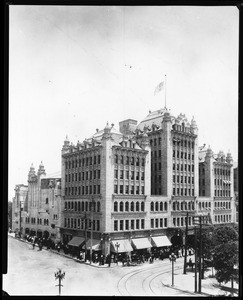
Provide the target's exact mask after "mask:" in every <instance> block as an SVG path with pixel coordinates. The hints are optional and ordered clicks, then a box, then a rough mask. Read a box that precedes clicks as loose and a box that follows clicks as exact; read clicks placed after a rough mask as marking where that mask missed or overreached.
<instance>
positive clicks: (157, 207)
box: [155, 202, 159, 211]
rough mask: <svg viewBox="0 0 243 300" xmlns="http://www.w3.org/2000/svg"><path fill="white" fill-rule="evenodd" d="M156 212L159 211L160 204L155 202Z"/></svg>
mask: <svg viewBox="0 0 243 300" xmlns="http://www.w3.org/2000/svg"><path fill="white" fill-rule="evenodd" d="M155 210H156V211H158V210H159V203H158V202H155Z"/></svg>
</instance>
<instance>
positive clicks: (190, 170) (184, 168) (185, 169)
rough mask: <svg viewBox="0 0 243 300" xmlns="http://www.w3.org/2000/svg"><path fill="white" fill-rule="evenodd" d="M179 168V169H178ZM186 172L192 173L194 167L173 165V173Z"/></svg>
mask: <svg viewBox="0 0 243 300" xmlns="http://www.w3.org/2000/svg"><path fill="white" fill-rule="evenodd" d="M180 166H181V168H180ZM180 169H181V171H188V172H194V165H187V164H179V163H177V164H175V163H173V171H175V170H177V171H180Z"/></svg>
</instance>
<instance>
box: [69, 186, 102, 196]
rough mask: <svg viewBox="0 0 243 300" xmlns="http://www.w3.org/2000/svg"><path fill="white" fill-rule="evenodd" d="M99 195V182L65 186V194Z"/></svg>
mask: <svg viewBox="0 0 243 300" xmlns="http://www.w3.org/2000/svg"><path fill="white" fill-rule="evenodd" d="M91 194H95V195H97V194H98V195H99V194H100V184H98V185H86V186H79V187H77V186H75V187H74V186H72V187H66V188H65V195H66V196H77V195H91Z"/></svg>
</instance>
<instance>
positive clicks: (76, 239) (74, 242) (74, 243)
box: [68, 236, 85, 247]
mask: <svg viewBox="0 0 243 300" xmlns="http://www.w3.org/2000/svg"><path fill="white" fill-rule="evenodd" d="M84 242H85V239H84V238H83V237H80V236H75V237H73V238H72V239H71V240H70V241H69V242H68V245H69V246H74V247H79V246H80V245H82V244H83V243H84Z"/></svg>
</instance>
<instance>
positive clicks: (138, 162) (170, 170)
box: [61, 108, 235, 254]
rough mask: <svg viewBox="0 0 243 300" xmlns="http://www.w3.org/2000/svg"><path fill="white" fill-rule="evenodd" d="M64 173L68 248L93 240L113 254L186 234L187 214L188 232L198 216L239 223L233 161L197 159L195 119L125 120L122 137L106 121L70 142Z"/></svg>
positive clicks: (153, 116) (159, 114) (164, 113)
mask: <svg viewBox="0 0 243 300" xmlns="http://www.w3.org/2000/svg"><path fill="white" fill-rule="evenodd" d="M204 152H205V151H204ZM202 157H203V160H202ZM199 158H200V159H201V160H200V161H199ZM61 174H62V175H61V176H62V196H63V211H62V224H61V236H62V240H63V242H64V243H71V244H72V242H71V241H72V240H73V239H74V238H76V240H78V241H79V242H78V243H77V244H76V246H80V245H81V244H82V243H83V241H84V239H85V240H86V242H87V244H90V242H89V241H90V240H92V246H93V245H100V246H97V249H101V250H102V252H103V253H104V254H108V253H110V251H113V252H115V251H121V248H122V247H123V248H124V249H125V248H126V247H125V245H127V242H129V245H130V244H131V245H134V246H135V248H136V243H138V242H141V243H142V246H141V245H140V246H141V247H145V248H149V247H152V246H154V245H155V244H156V243H154V241H155V239H156V237H164V236H168V237H169V238H172V236H174V235H178V234H179V233H180V234H181V232H183V230H184V229H185V225H186V216H187V215H188V225H189V229H190V228H192V226H193V217H194V216H195V215H200V214H201V215H209V216H210V218H209V220H211V221H212V223H213V224H221V223H233V222H235V218H234V203H233V202H234V197H233V171H232V157H231V155H230V154H229V153H228V154H227V157H225V156H224V155H223V153H221V152H220V153H219V155H218V156H217V157H216V158H215V156H214V155H213V153H212V151H211V150H210V149H208V150H207V151H206V152H205V153H204V154H203V153H200V151H199V146H198V128H197V124H196V122H195V120H194V118H193V119H192V120H191V122H189V121H188V120H187V118H186V116H185V115H184V114H179V115H178V116H177V117H175V116H173V115H171V114H170V112H169V111H168V110H167V109H166V108H165V109H161V110H157V111H155V112H149V114H148V116H147V117H146V118H145V119H144V120H142V121H141V122H140V123H139V124H138V122H137V121H136V120H133V119H127V120H124V121H122V122H120V123H119V131H118V130H116V129H115V128H114V125H113V124H111V126H109V125H108V123H107V125H106V126H105V128H104V129H103V130H98V129H97V130H96V133H95V134H94V135H93V136H92V138H89V139H85V140H84V141H83V142H82V143H80V142H78V143H77V145H73V144H70V142H69V140H68V139H67V138H66V140H65V141H64V145H63V148H62V172H61ZM91 236H92V238H91ZM115 245H119V247H120V250H119V249H118V248H116V246H115ZM149 245H150V246H149ZM141 247H140V248H141ZM128 248H129V247H128ZM137 249H139V246H137Z"/></svg>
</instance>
